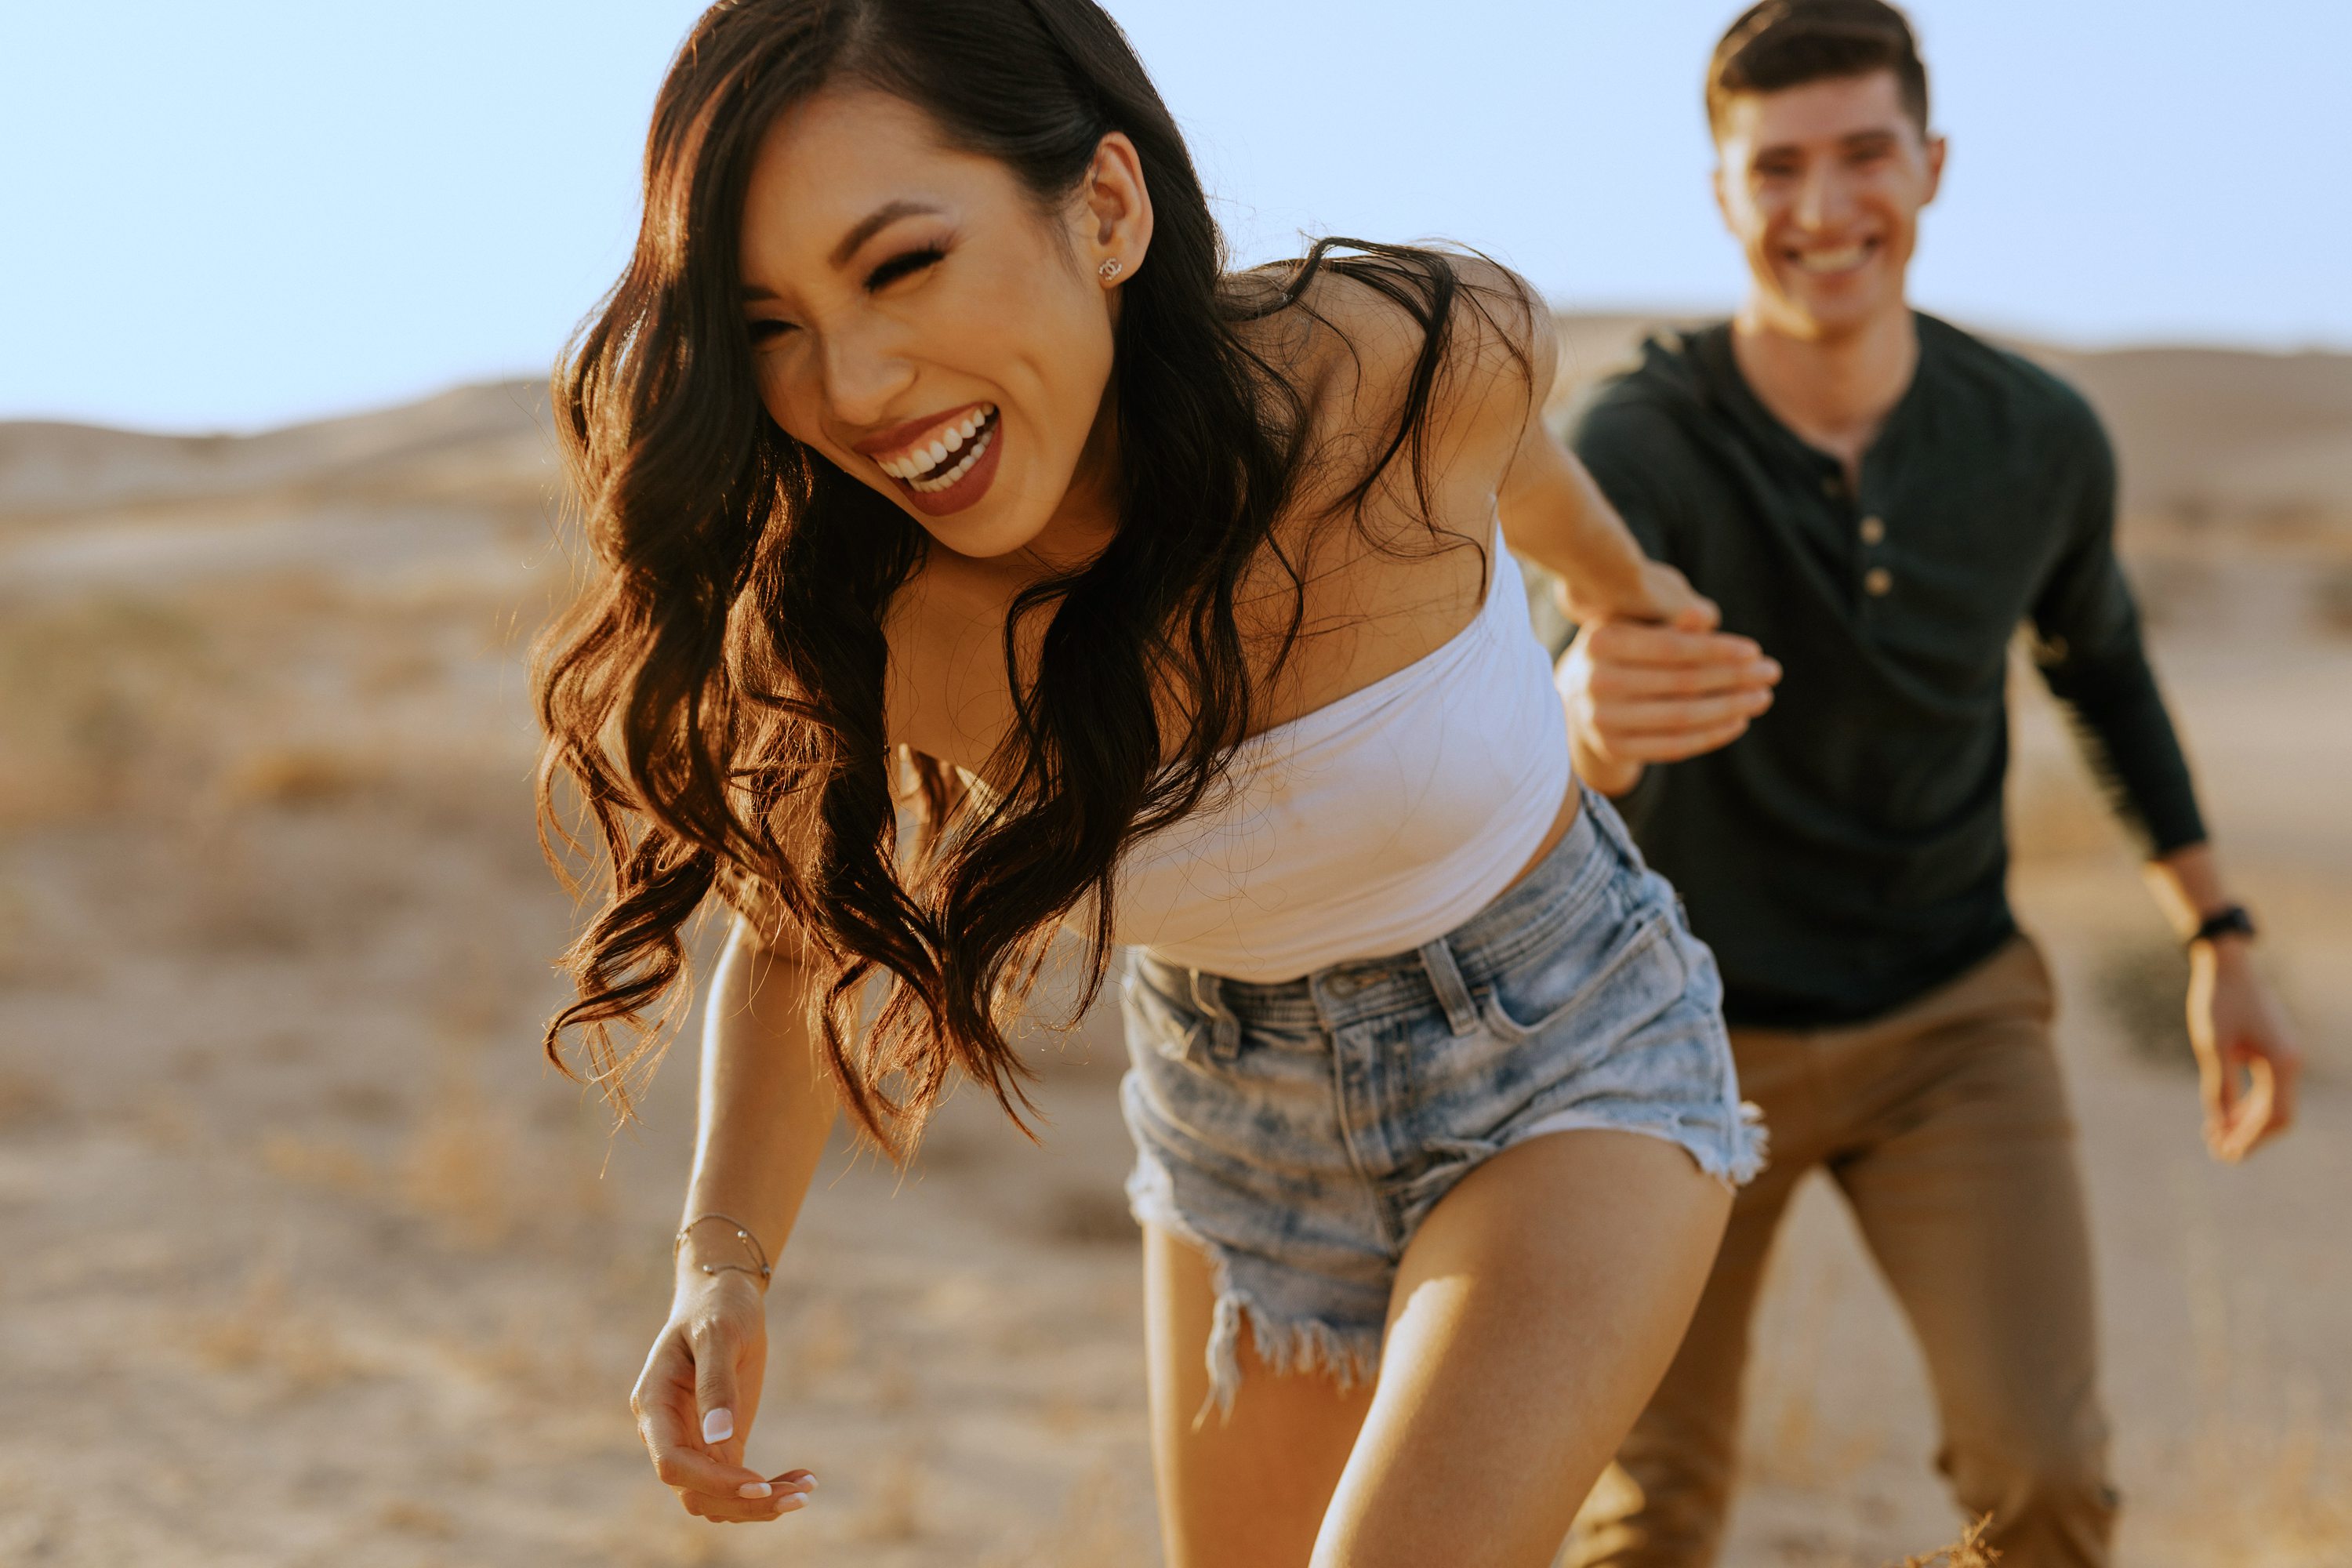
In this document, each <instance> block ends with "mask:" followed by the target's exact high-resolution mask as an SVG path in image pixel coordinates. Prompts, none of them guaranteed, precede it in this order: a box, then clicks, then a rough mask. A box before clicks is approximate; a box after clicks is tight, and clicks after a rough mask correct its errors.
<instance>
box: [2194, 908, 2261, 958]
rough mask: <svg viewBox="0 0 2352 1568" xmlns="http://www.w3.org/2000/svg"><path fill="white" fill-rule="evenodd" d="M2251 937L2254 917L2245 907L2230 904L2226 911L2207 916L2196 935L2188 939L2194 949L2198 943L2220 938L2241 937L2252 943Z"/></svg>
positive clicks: (2217, 911)
mask: <svg viewBox="0 0 2352 1568" xmlns="http://www.w3.org/2000/svg"><path fill="white" fill-rule="evenodd" d="M2253 935H2254V917H2253V916H2252V915H2250V914H2248V913H2247V912H2246V906H2245V905H2243V904H2231V905H2230V906H2229V907H2228V908H2227V909H2222V910H2214V911H2213V913H2211V914H2210V915H2207V916H2206V917H2205V920H2204V923H2203V924H2201V925H2200V926H2199V927H2198V928H2197V934H2196V935H2195V936H2192V937H2190V938H2189V946H2191V947H2195V946H2196V945H2197V944H2198V943H2199V942H2211V941H2212V940H2213V939H2214V938H2215V937H2220V936H2242V937H2244V938H2246V939H2247V940H2249V941H2252V938H2253Z"/></svg>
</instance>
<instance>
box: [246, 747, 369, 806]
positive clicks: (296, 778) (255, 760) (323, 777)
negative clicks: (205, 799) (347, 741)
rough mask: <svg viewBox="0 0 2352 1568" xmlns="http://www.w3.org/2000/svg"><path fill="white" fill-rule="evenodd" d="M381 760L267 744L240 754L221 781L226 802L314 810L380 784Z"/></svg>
mask: <svg viewBox="0 0 2352 1568" xmlns="http://www.w3.org/2000/svg"><path fill="white" fill-rule="evenodd" d="M382 774H383V766H382V764H381V763H379V762H376V761H374V760H373V759H366V758H362V757H358V756H354V755H352V754H350V753H348V752H336V751H331V750H327V749H323V748H320V747H311V746H268V747H263V748H261V749H259V750H257V751H254V752H247V754H246V755H245V756H244V757H242V758H240V759H239V760H238V761H237V762H236V763H235V764H234V765H233V766H231V767H230V768H229V769H228V771H227V772H226V773H225V774H224V775H223V777H222V779H221V783H220V795H221V799H222V801H223V803H224V804H226V805H232V806H255V805H259V806H274V807H278V808H280V809H284V810H297V811H299V810H310V809H316V808H319V807H321V806H330V805H340V804H341V803H342V802H344V801H347V800H349V799H351V798H352V796H354V795H358V794H359V793H360V792H361V791H362V790H363V789H366V788H367V787H368V786H369V785H371V784H374V783H376V782H377V781H378V780H379V779H380V778H381V776H382Z"/></svg>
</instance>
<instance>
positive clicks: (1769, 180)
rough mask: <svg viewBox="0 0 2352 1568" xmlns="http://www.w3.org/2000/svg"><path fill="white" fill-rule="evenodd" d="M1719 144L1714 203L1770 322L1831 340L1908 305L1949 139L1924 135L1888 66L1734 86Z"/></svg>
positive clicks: (1803, 334)
mask: <svg viewBox="0 0 2352 1568" xmlns="http://www.w3.org/2000/svg"><path fill="white" fill-rule="evenodd" d="M1716 150H1717V153H1718V155H1719V156H1720V159H1721V162H1720V163H1719V165H1718V166H1717V169H1716V174H1715V195H1716V201H1717V205H1720V206H1721V207H1722V209H1723V219H1724V222H1725V223H1726V224H1727V225H1728V226H1730V229H1731V232H1732V234H1733V235H1734V236H1736V237H1738V240H1739V244H1740V247H1741V248H1742V249H1743V250H1745V251H1746V252H1747V255H1748V271H1749V273H1750V274H1751V275H1752V276H1753V278H1754V279H1755V287H1754V290H1753V302H1754V304H1755V306H1756V308H1757V309H1759V310H1760V311H1761V312H1762V313H1763V315H1764V318H1765V321H1766V322H1767V324H1768V325H1770V326H1771V327H1773V328H1775V329H1777V330H1778V331H1784V332H1787V333H1790V335H1792V336H1797V337H1802V338H1809V339H1834V338H1838V337H1843V336H1845V335H1847V334H1850V333H1852V332H1854V331H1859V330H1860V329H1861V328H1862V327H1863V326H1864V325H1865V324H1867V323H1868V322H1870V321H1873V320H1874V319H1876V318H1877V317H1879V316H1881V315H1883V314H1885V313H1886V312H1888V311H1891V310H1903V309H1906V306H1905V304H1904V295H1903V275H1904V272H1905V270H1906V268H1908V267H1909V266H1910V263H1911V250H1912V247H1913V246H1914V245H1915V244H1916V242H1917V239H1918V234H1919V209H1920V208H1922V207H1924V206H1926V205H1927V204H1928V203H1929V202H1931V201H1933V200H1934V199H1935V197H1936V186H1937V182H1938V181H1939V180H1940V179H1941V178H1942V175H1943V170H1944V141H1943V138H1942V137H1940V136H1939V137H1936V138H1933V139H1932V140H1931V139H1928V138H1925V137H1923V136H1921V134H1920V132H1919V128H1918V126H1917V125H1916V124H1915V123H1914V122H1913V121H1912V119H1911V116H1910V114H1909V113H1908V112H1907V111H1906V110H1905V108H1904V106H1903V93H1902V88H1901V86H1900V84H1899V83H1898V82H1897V81H1896V80H1895V73H1894V72H1893V71H1891V70H1885V71H1874V72H1872V73H1871V74H1870V75H1868V76H1858V77H1834V78H1831V79H1825V80H1822V81H1811V82H1806V83H1804V84H1803V85H1802V86H1800V87H1792V88H1787V89H1783V90H1781V91H1779V92H1743V93H1740V94H1738V95H1736V96H1735V97H1733V98H1732V100H1730V102H1729V103H1728V104H1727V105H1726V106H1725V112H1724V117H1723V124H1722V127H1721V130H1720V133H1719V134H1718V135H1717V143H1716Z"/></svg>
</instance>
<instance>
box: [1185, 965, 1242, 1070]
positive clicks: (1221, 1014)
mask: <svg viewBox="0 0 2352 1568" xmlns="http://www.w3.org/2000/svg"><path fill="white" fill-rule="evenodd" d="M1187 973H1190V974H1191V975H1192V1005H1194V1006H1195V1007H1198V1008H1199V1009H1200V1010H1201V1013H1202V1016H1204V1017H1206V1018H1207V1019H1208V1020H1209V1054H1210V1055H1211V1056H1213V1057H1214V1058H1216V1059H1217V1060H1219V1061H1221V1062H1230V1061H1232V1060H1233V1059H1234V1058H1235V1057H1237V1056H1239V1055H1241V1054H1242V1021H1241V1020H1240V1019H1239V1018H1236V1017H1234V1014H1233V1009H1232V1008H1230V1007H1227V1006H1226V1005H1225V984H1224V980H1223V977H1222V976H1219V975H1215V974H1210V973H1204V972H1203V971H1201V970H1198V969H1194V970H1190V971H1188V972H1187Z"/></svg>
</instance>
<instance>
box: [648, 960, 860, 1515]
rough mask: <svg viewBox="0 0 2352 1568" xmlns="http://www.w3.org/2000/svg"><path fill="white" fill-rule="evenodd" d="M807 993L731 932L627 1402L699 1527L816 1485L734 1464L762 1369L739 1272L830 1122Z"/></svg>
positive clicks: (784, 1509)
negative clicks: (670, 1238) (673, 1250)
mask: <svg viewBox="0 0 2352 1568" xmlns="http://www.w3.org/2000/svg"><path fill="white" fill-rule="evenodd" d="M810 984H811V982H810V979H809V976H808V974H807V972H806V971H805V970H804V969H803V967H802V966H800V965H799V964H798V963H794V962H793V961H792V960H790V959H788V958H785V957H782V956H779V955H777V954H775V953H772V952H767V951H765V950H764V949H762V948H761V946H760V944H759V943H758V942H756V940H754V939H753V938H752V936H751V933H750V931H749V929H748V927H747V926H746V925H745V923H744V922H743V921H740V919H739V920H738V921H736V923H735V928H734V930H733V931H732V932H731V933H730V935H729V937H728V942H727V950H726V952H725V953H724V954H723V955H722V956H721V957H720V959H719V968H718V972H717V973H716V974H715V975H713V976H712V980H711V987H710V1002H709V1012H708V1013H707V1015H706V1016H705V1018H704V1022H703V1033H702V1079H701V1111H700V1120H699V1130H698V1133H697V1136H696V1140H695V1152H694V1174H693V1177H692V1179H691V1180H690V1181H689V1182H688V1184H687V1200H686V1212H685V1214H684V1215H683V1216H682V1223H687V1224H688V1227H689V1228H688V1234H687V1237H686V1240H685V1242H684V1244H683V1245H682V1246H680V1247H678V1249H677V1278H676V1284H675V1289H674V1293H673V1295H672V1298H671V1303H670V1313H669V1321H667V1323H665V1324H664V1325H663V1327H662V1331H661V1334H660V1336H659V1337H658V1338H656V1340H655V1342H654V1347H653V1352H652V1353H651V1354H650V1355H649V1356H647V1358H646V1366H645V1371H644V1372H643V1373H641V1374H640V1375H639V1376H638V1379H637V1385H636V1387H635V1390H633V1391H632V1393H631V1394H630V1398H629V1403H630V1407H631V1408H632V1409H633V1410H634V1411H635V1414H636V1417H637V1430H638V1434H639V1436H642V1437H643V1438H644V1439H645V1444H646V1452H647V1453H649V1454H650V1455H651V1456H652V1457H653V1461H654V1469H655V1471H656V1473H657V1474H658V1475H659V1476H660V1477H661V1479H663V1481H664V1482H666V1483H667V1484H668V1485H669V1486H670V1487H671V1488H673V1489H675V1490H676V1491H677V1494H678V1500H679V1501H680V1502H681V1503H683V1504H684V1505H685V1507H686V1510H687V1511H688V1512H689V1513H693V1514H697V1515H699V1516H700V1517H702V1518H705V1519H710V1520H735V1521H749V1520H764V1519H774V1518H776V1517H778V1516H779V1515H781V1514H783V1513H789V1512H792V1511H793V1510H797V1509H799V1508H800V1507H802V1506H803V1504H804V1502H805V1501H806V1493H807V1492H808V1490H809V1489H811V1488H813V1487H814V1485H815V1484H816V1483H815V1481H814V1479H813V1478H811V1477H810V1476H809V1475H808V1473H807V1472H806V1471H804V1470H792V1471H787V1472H785V1473H784V1474H783V1475H781V1476H777V1477H773V1478H770V1477H765V1476H762V1475H761V1474H759V1473H758V1472H756V1471H753V1470H750V1469H746V1468H744V1466H743V1463H742V1460H743V1448H744V1444H745V1442H746V1441H747V1440H748V1438H749V1436H750V1435H751V1421H752V1418H753V1416H754V1415H757V1414H758V1411H759V1405H760V1385H761V1377H762V1374H763V1373H765V1371H766V1367H767V1318H766V1310H765V1309H766V1300H765V1293H766V1289H767V1281H766V1279H762V1278H761V1276H760V1275H759V1274H758V1273H757V1272H755V1271H753V1270H756V1268H757V1266H758V1264H759V1261H760V1259H761V1258H768V1259H774V1258H777V1257H779V1256H781V1255H782V1251H783V1248H784V1243H785V1241H786V1240H787V1239H788V1238H789V1237H790V1236H791V1235H792V1228H793V1219H794V1217H795V1216H796V1215H798V1214H799V1213H800V1206H801V1200H802V1198H803V1196H804V1195H805V1194H807V1192H808V1186H809V1181H810V1178H811V1177H812V1176H813V1175H814V1173H815V1170H816V1163H817V1160H818V1158H819V1157H820V1156H821V1155H822V1154H823V1153H824V1143H825V1139H826V1136H827V1135H828V1134H829V1133H830V1132H831V1131H832V1128H833V1119H834V1115H835V1111H836V1110H838V1109H839V1106H838V1100H837V1099H836V1092H835V1089H834V1086H833V1081H832V1079H831V1077H830V1076H829V1075H828V1074H827V1072H826V1071H825V1068H824V1063H823V1061H822V1060H821V1059H820V1058H819V1055H818V1052H817V1048H816V1042H815V1039H814V1037H813V1035H812V1033H811V1031H810V1029H809V1027H808V1018H807V1006H806V1002H807V996H808V988H809V985H810ZM704 1215H724V1216H726V1217H725V1218H724V1219H702V1218H701V1216H704ZM698 1219H700V1220H701V1223H699V1224H694V1223H692V1222H694V1221H697V1220H698ZM739 1226H740V1228H742V1229H744V1230H746V1231H749V1232H750V1233H751V1238H752V1240H753V1241H755V1242H756V1243H757V1244H758V1246H757V1247H756V1248H755V1247H752V1246H751V1245H750V1244H748V1243H746V1242H744V1241H742V1240H740V1239H738V1238H737V1237H736V1234H735V1233H736V1230H737V1228H738V1227H739Z"/></svg>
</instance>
